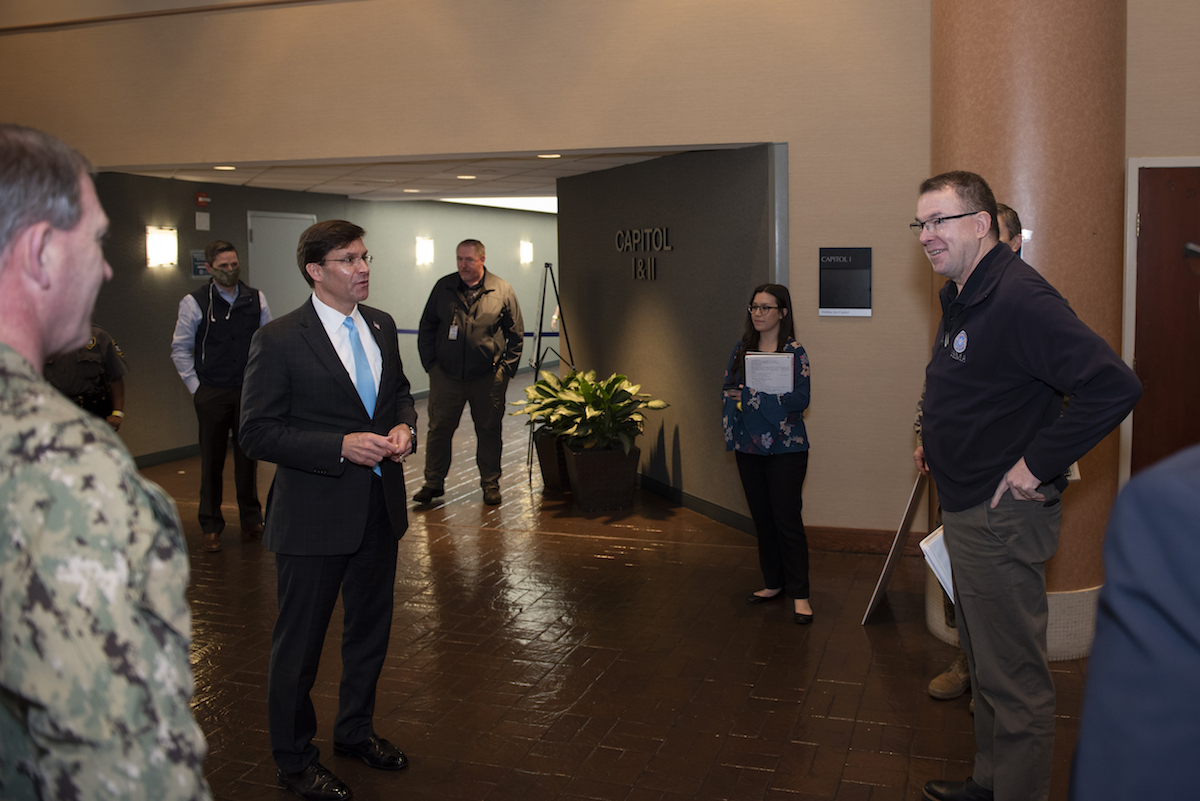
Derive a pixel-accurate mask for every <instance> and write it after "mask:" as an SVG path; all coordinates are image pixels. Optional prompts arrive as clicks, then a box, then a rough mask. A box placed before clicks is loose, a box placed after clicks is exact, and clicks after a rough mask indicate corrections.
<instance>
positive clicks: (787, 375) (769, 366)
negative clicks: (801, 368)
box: [746, 353, 796, 395]
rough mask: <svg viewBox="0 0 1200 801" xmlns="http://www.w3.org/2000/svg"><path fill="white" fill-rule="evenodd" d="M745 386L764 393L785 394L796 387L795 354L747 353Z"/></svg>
mask: <svg viewBox="0 0 1200 801" xmlns="http://www.w3.org/2000/svg"><path fill="white" fill-rule="evenodd" d="M746 386H748V387H750V388H751V389H753V390H754V391H755V392H762V393H764V394H766V395H786V394H788V393H789V392H791V391H792V390H794V389H795V388H796V354H794V353H747V354H746Z"/></svg>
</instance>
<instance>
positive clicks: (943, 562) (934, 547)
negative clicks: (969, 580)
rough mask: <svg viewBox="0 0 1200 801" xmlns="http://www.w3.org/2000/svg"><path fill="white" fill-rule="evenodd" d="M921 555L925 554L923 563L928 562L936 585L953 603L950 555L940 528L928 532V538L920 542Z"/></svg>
mask: <svg viewBox="0 0 1200 801" xmlns="http://www.w3.org/2000/svg"><path fill="white" fill-rule="evenodd" d="M921 553H923V554H925V561H927V562H929V567H930V568H932V569H933V575H935V576H937V580H938V583H939V584H941V585H942V589H943V590H945V591H946V594H947V595H949V596H950V600H951V601H954V581H953V579H952V574H951V572H950V554H949V553H948V552H947V551H946V542H945V540H943V539H942V527H941V526H938V527H937V528H935V529H934V530H933V531H931V532H929V536H928V537H926V538H925V539H923V540H921Z"/></svg>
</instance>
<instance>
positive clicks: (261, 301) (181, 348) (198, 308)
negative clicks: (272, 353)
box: [171, 239, 271, 553]
mask: <svg viewBox="0 0 1200 801" xmlns="http://www.w3.org/2000/svg"><path fill="white" fill-rule="evenodd" d="M204 263H205V267H207V268H208V272H209V274H210V275H211V276H212V278H210V279H209V281H208V283H207V284H205V285H204V286H202V287H200V288H199V289H197V290H196V291H195V292H192V293H191V294H188V295H185V296H184V297H183V300H181V301H179V319H178V320H177V321H176V322H175V336H174V337H173V338H172V340H171V360H172V361H173V362H175V369H176V370H177V371H178V372H179V377H180V378H181V379H183V383H184V384H185V385H186V386H187V388H188V391H189V392H191V393H192V400H193V403H194V404H195V407H196V420H197V421H198V422H199V426H200V514H199V517H200V529H201V531H202V532H203V534H204V543H203V545H204V550H206V551H208V552H210V553H214V552H216V551H219V550H221V532H222V530H223V529H224V528H225V518H224V517H223V516H222V515H221V489H222V477H221V476H222V473H223V472H224V470H225V454H226V452H227V451H228V449H229V437H230V434H231V433H232V435H233V476H234V483H235V485H236V487H237V502H238V517H239V518H240V521H241V526H242V531H243V532H245V533H246V534H248V535H251V536H254V535H258V534H261V533H262V530H263V526H262V505H261V504H260V503H259V501H258V484H257V472H258V471H257V467H258V465H257V463H256V462H254V461H253V460H252V459H250V458H248V457H247V456H246V454H245V453H243V452H242V448H241V445H239V444H238V418H239V417H241V413H242V373H243V372H245V370H246V360H247V358H248V355H249V353H250V338H251V337H253V336H254V332H255V331H257V330H258V329H259V328H261V327H262V326H264V325H266V324H267V323H269V322H270V321H271V310H270V309H269V308H268V307H267V299H266V297H265V296H264V295H263V293H262V292H260V291H259V290H257V289H254V288H252V287H249V286H247V285H246V284H245V283H243V282H242V281H240V280H239V279H240V277H241V273H242V265H241V262H240V261H239V260H238V254H237V249H236V248H234V246H233V245H231V244H230V243H228V242H225V241H222V240H220V239H218V240H217V241H216V242H213V243H211V244H209V246H208V247H206V248H205V249H204Z"/></svg>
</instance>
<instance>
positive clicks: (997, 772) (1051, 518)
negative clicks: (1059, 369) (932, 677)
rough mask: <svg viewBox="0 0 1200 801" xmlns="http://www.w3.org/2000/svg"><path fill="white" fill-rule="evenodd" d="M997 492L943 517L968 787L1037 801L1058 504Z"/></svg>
mask: <svg viewBox="0 0 1200 801" xmlns="http://www.w3.org/2000/svg"><path fill="white" fill-rule="evenodd" d="M1041 492H1042V493H1043V494H1044V495H1045V496H1046V501H1045V503H1043V502H1040V501H1018V500H1016V499H1014V498H1013V497H1012V495H1011V494H1010V493H1007V492H1006V493H1005V494H1004V496H1003V497H1002V498H1001V500H1000V504H999V505H998V506H997V507H996V508H995V509H992V508H990V505H991V500H990V499H989V500H987V501H984V502H983V503H982V504H980V505H978V506H975V507H972V508H971V509H967V510H965V511H962V512H948V511H943V516H942V522H943V525H944V531H945V538H946V547H947V549H948V550H949V552H950V564H951V567H952V570H953V574H954V597H955V600H956V601H957V602H958V615H957V625H958V638H959V643H960V644H961V645H962V648H963V650H964V651H966V653H967V664H968V666H969V667H970V671H971V687H972V689H973V692H974V694H975V767H974V770H973V772H972V778H973V779H974V780H975V782H976V783H977V784H979V785H980V786H982V787H985V788H987V789H990V790H991V791H992V792H993V793H994V794H995V798H996V801H1045V799H1047V798H1049V796H1050V772H1051V768H1052V762H1053V756H1054V681H1053V679H1052V678H1051V675H1050V664H1049V661H1048V659H1047V657H1046V620H1047V601H1046V568H1045V564H1044V563H1045V561H1046V560H1047V559H1049V558H1050V557H1051V556H1053V555H1054V552H1055V550H1057V549H1058V530H1059V523H1060V521H1061V519H1062V503H1061V497H1060V496H1059V493H1058V490H1056V489H1055V488H1054V486H1053V485H1046V486H1043V487H1042V488H1041Z"/></svg>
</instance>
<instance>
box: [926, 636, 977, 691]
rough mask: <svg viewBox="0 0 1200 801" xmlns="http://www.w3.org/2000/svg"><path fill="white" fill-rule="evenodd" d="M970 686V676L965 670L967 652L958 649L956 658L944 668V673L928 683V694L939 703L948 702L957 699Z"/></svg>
mask: <svg viewBox="0 0 1200 801" xmlns="http://www.w3.org/2000/svg"><path fill="white" fill-rule="evenodd" d="M970 686H971V674H970V672H969V671H968V670H967V652H966V651H964V650H962V649H961V648H960V649H959V651H958V656H957V657H955V659H954V661H953V662H952V663H951V664H950V667H948V668H946V672H945V673H943V674H942V675H940V676H935V677H934V679H933V681H931V682H929V694H930V695H932V696H933V697H934V698H937V699H939V700H941V701H949V700H950V699H951V698H958V697H959V696H960V695H962V694H963V693H965V692H966V691H967V688H968V687H970Z"/></svg>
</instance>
